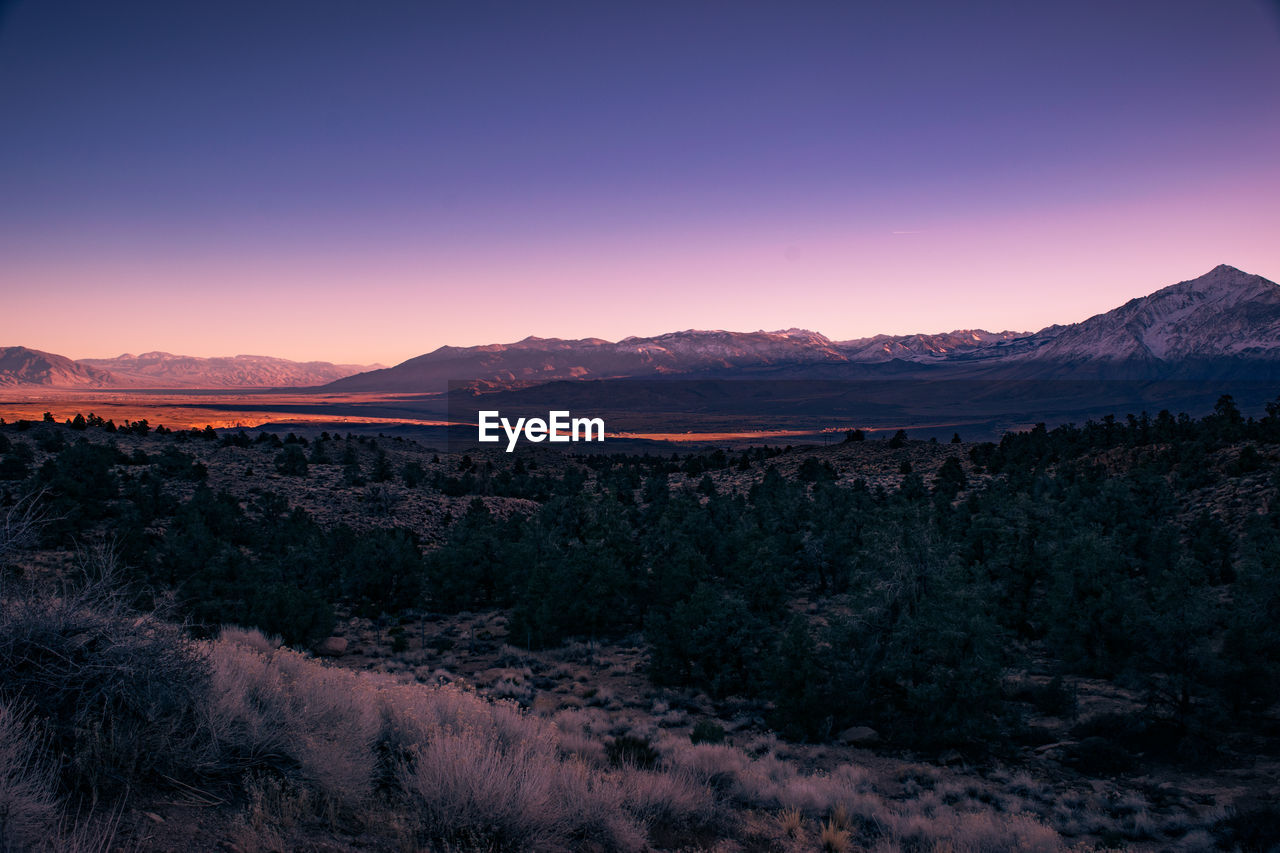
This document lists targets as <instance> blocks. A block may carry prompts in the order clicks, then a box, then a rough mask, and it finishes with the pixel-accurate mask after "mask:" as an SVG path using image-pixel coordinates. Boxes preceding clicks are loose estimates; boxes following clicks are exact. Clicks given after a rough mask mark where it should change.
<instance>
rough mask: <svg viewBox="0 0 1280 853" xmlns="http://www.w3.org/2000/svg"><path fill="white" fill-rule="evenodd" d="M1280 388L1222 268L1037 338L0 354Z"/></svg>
mask: <svg viewBox="0 0 1280 853" xmlns="http://www.w3.org/2000/svg"><path fill="white" fill-rule="evenodd" d="M738 376H752V377H762V378H786V379H874V378H886V377H913V378H915V377H919V378H930V377H935V376H936V377H944V376H945V377H958V378H979V379H1004V378H1009V379H1038V378H1045V379H1049V378H1053V379H1099V378H1107V379H1109V378H1114V379H1140V380H1148V379H1150V380H1156V379H1221V378H1248V379H1280V286H1277V285H1276V284H1275V282H1272V281H1269V280H1267V279H1265V278H1263V277H1261V276H1258V275H1251V274H1249V273H1246V272H1242V271H1241V270H1239V269H1236V268H1235V267H1231V266H1227V265H1225V264H1224V265H1221V266H1218V267H1215V268H1214V269H1212V270H1210V271H1209V272H1208V273H1206V274H1205V275H1202V276H1200V277H1199V278H1195V279H1191V280H1189V281H1184V282H1180V283H1178V284H1174V285H1171V286H1169V287H1165V288H1162V289H1160V290H1157V291H1156V292H1154V293H1152V294H1150V295H1148V296H1144V297H1140V298H1138V299H1133V300H1130V301H1129V302H1126V303H1125V304H1124V305H1121V306H1120V307H1118V308H1116V309H1114V310H1112V311H1108V312H1106V313H1103V314H1098V315H1096V316H1093V317H1090V318H1088V319H1087V320H1084V321H1082V322H1079V323H1072V324H1068V325H1054V326H1049V327H1047V328H1044V329H1041V330H1040V331H1038V332H1034V333H1028V332H1010V331H1004V332H988V331H984V330H982V329H961V330H956V331H953V332H947V333H942V334H915V335H900V336H894V335H876V336H874V337H870V338H861V339H857V340H849V341H833V340H831V339H829V338H827V337H826V336H824V335H822V334H819V333H817V332H813V331H809V330H806V329H786V330H782V331H774V332H765V331H757V332H728V331H719V330H716V331H701V330H688V331H683V332H672V333H668V334H664V335H657V336H654V337H646V338H639V337H630V338H624V339H623V340H620V341H617V342H611V341H606V340H602V339H600V338H584V339H579V340H561V339H558V338H537V337H528V338H525V339H524V340H522V341H517V342H515V343H510V344H489V345H486V346H476V347H453V346H442V347H440V348H438V349H436V350H433V351H432V352H429V353H426V354H424V355H420V356H417V357H416V358H411V359H409V360H408V361H405V362H402V363H401V364H398V365H396V366H394V367H387V368H375V369H367V368H363V367H360V366H357V365H336V364H329V363H327V362H306V363H299V362H292V361H287V360H285V359H277V358H269V357H266V356H234V357H231V358H193V357H190V356H175V355H170V354H168V353H145V354H143V355H139V356H134V355H122V356H119V357H117V358H112V359H81V360H79V361H72V360H71V359H68V358H65V357H63V356H58V355H54V354H51V353H44V352H40V351H38V350H30V349H26V348H23V347H9V348H0V386H3V385H44V386H61V387H81V388H230V387H259V388H261V387H306V386H322V388H323V390H325V391H333V392H386V393H424V392H432V391H441V390H444V389H445V388H447V387H448V384H449V383H450V382H464V383H467V384H469V385H471V386H472V387H475V388H477V389H490V390H491V389H500V388H522V387H528V386H531V385H538V384H541V383H545V382H554V381H562V380H578V379H623V378H663V377H688V378H705V377H713V378H725V377H738Z"/></svg>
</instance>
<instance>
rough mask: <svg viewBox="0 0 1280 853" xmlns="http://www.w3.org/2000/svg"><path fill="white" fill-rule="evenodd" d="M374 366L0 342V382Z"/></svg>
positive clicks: (321, 378)
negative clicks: (80, 351) (108, 352)
mask: <svg viewBox="0 0 1280 853" xmlns="http://www.w3.org/2000/svg"><path fill="white" fill-rule="evenodd" d="M379 366H380V365H358V364H330V363H329V362H327V361H307V362H298V361H289V360H288V359H284V358H273V357H271V356H265V355H236V356H227V357H222V358H197V357H196V356H190V355H173V354H172V353H167V352H147V353H143V354H141V355H131V354H128V353H126V354H124V355H120V356H116V357H115V358H82V359H79V360H76V361H73V360H72V359H69V358H67V357H66V356H62V355H57V354H55V353H50V352H43V351H41V350H36V349H29V348H27V347H0V387H3V386H11V387H12V386H45V387H53V388H80V389H95V388H113V389H115V388H121V389H127V388H151V389H156V388H166V389H197V388H208V389H214V388H218V389H221V388H297V387H310V386H316V385H323V384H325V383H327V382H332V381H334V380H335V379H341V378H342V377H344V376H350V375H351V374H353V373H359V372H361V371H367V370H369V369H370V368H371V367H372V368H377V367H379Z"/></svg>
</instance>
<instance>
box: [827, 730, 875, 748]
mask: <svg viewBox="0 0 1280 853" xmlns="http://www.w3.org/2000/svg"><path fill="white" fill-rule="evenodd" d="M836 739H837V740H839V741H840V742H841V743H844V744H848V745H849V746H864V745H866V744H869V743H876V742H877V741H879V740H880V733H879V732H878V731H876V730H875V729H873V728H871V727H870V726H851V727H849V728H847V729H845V730H844V731H842V732H840V734H838V735H836Z"/></svg>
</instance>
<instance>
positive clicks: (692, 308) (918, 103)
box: [0, 0, 1280, 363]
mask: <svg viewBox="0 0 1280 853" xmlns="http://www.w3.org/2000/svg"><path fill="white" fill-rule="evenodd" d="M1276 9H1277V7H1276V5H1275V4H1266V3H1262V2H1247V1H1246V0H1216V2H1215V0H1205V2H1178V0H1158V1H1157V2H1136V1H1135V2H1123V3H1115V2H1072V3H1057V4H1050V3H1040V2H1030V3H1028V2H1025V0H1019V2H1008V3H955V2H938V3H883V2H807V3H784V2H777V3H768V4H765V3H744V2H728V0H724V1H723V2H644V3H634V4H630V3H621V2H599V0H593V1H592V2H583V3H579V4H570V3H524V2H521V3H516V2H512V3H504V4H496V3H494V4H489V3H481V2H435V3H418V2H412V3H410V2H403V3H398V2H376V3H355V2H350V0H344V2H337V3H326V2H316V0H308V2H284V0H276V1H274V2H235V0H232V2H217V3H204V4H196V3H173V2H155V3H133V2H128V0H113V2H110V3H103V2H83V3H70V2H57V0H51V2H19V3H16V4H8V5H0V116H3V119H2V120H0V121H2V124H0V131H2V132H0V155H2V156H0V288H2V291H0V292H2V295H3V309H0V345H13V344H21V345H26V346H31V347H36V348H40V349H46V350H51V351H54V352H59V353H63V354H66V355H70V356H73V357H85V356H106V355H115V354H118V353H120V352H123V351H133V352H138V351H143V350H150V349H164V350H169V351H174V352H181V353H188V354H193V355H227V354H233V353H241V352H252V353H262V354H271V355H282V356H285V357H290V358H300V359H312V358H317V359H326V360H333V361H349V362H369V361H381V362H384V363H393V362H397V361H400V360H402V359H404V358H407V357H410V356H413V355H417V354H419V353H422V352H426V351H428V350H431V349H434V348H435V347H437V346H439V345H441V344H445V343H449V344H458V345H468V344H479V343H489V342H494V341H509V340H514V339H518V338H521V337H524V336H525V335H529V334H536V335H540V336H547V337H549V336H558V337H582V336H599V337H606V338H610V339H616V338H619V337H624V336H626V335H631V334H637V335H648V334H655V333H660V332H664V331H671V330H675V329H684V328H690V327H697V328H729V329H746V330H751V329H758V328H770V329H771V328H785V327H790V326H803V327H809V328H814V329H817V330H819V331H822V332H824V333H826V334H827V335H829V336H831V337H833V338H837V339H844V338H852V337H858V336H863V335H869V334H873V333H876V332H890V333H906V332H915V331H930V332H931V331H942V330H949V329H952V328H957V327H972V326H981V327H985V328H988V329H993V330H994V329H1003V328H1015V329H1036V328H1039V327H1042V326H1044V325H1047V324H1049V323H1054V322H1072V321H1076V320H1080V319H1083V318H1084V317H1086V316H1088V315H1090V314H1093V313H1096V312H1098V311H1103V310H1107V309H1109V308H1112V307H1114V306H1116V305H1118V304H1120V303H1122V302H1124V301H1125V300H1127V299H1129V298H1132V297H1134V296H1138V295H1142V294H1144V293H1147V292H1150V291H1151V290H1154V289H1156V288H1158V287H1161V286H1163V285H1166V284H1170V283H1173V282H1175V281H1179V280H1182V279H1186V278H1191V277H1194V276H1198V275H1200V274H1202V273H1204V272H1207V271H1208V270H1209V269H1210V268H1212V267H1213V266H1215V265H1217V264H1219V263H1229V264H1233V265H1235V266H1238V267H1240V268H1242V269H1245V270H1247V271H1249V272H1255V273H1259V274H1261V275H1264V276H1267V277H1269V278H1272V279H1276V278H1280V155H1278V154H1277V152H1280V13H1277V11H1276Z"/></svg>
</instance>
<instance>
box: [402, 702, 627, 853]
mask: <svg viewBox="0 0 1280 853" xmlns="http://www.w3.org/2000/svg"><path fill="white" fill-rule="evenodd" d="M383 700H384V701H383V711H384V715H385V717H386V722H385V724H384V736H385V737H386V738H387V741H388V744H387V745H388V749H389V752H390V754H391V755H393V756H396V757H397V758H396V760H397V762H398V764H399V773H398V781H399V783H400V787H401V789H402V790H403V792H404V794H405V796H406V797H407V798H408V800H409V803H410V805H411V806H412V807H413V808H414V811H415V812H416V814H417V816H418V818H419V820H420V832H419V834H420V840H422V841H425V842H432V841H442V842H446V843H454V844H465V845H468V846H477V847H480V848H482V849H491V850H531V849H534V850H573V849H579V848H580V847H581V846H583V845H584V844H593V845H598V846H599V847H601V848H603V849H608V850H638V849H641V848H642V847H643V844H644V834H643V832H642V831H641V827H640V825H639V824H638V823H637V822H636V821H635V820H634V819H633V818H631V817H630V816H629V815H628V814H627V812H626V810H625V798H624V794H623V790H622V788H621V787H620V786H619V785H618V784H617V782H616V780H615V778H614V777H613V776H611V775H609V774H606V773H604V772H602V771H600V770H597V769H594V768H591V767H588V766H587V765H586V764H583V763H582V762H579V761H574V760H568V761H566V760H564V759H563V758H562V757H561V752H560V746H559V743H558V740H557V732H556V729H555V728H554V727H553V726H551V725H548V724H547V723H545V722H543V721H541V720H539V719H537V718H533V717H529V716H526V715H523V714H521V713H519V711H518V710H517V709H515V708H513V707H511V706H509V705H506V704H505V703H489V702H485V701H484V700H482V699H479V698H477V697H476V696H473V695H470V694H466V693H463V692H461V691H458V690H455V689H453V688H448V687H442V688H437V689H423V688H420V687H413V688H393V689H389V690H387V691H385V692H384V694H383Z"/></svg>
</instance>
